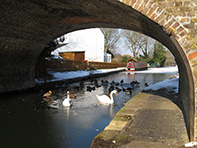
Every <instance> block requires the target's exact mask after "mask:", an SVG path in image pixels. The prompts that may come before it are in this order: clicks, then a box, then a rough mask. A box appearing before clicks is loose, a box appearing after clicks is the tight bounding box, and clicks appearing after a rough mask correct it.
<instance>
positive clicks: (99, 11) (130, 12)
mask: <svg viewBox="0 0 197 148" xmlns="http://www.w3.org/2000/svg"><path fill="white" fill-rule="evenodd" d="M127 2H128V1H125V3H127ZM129 3H130V2H129ZM1 8H2V12H6V13H2V14H5V17H2V18H1V20H2V22H3V23H1V25H2V26H3V27H4V28H5V29H4V30H3V31H4V32H3V33H2V35H1V42H2V45H1V47H0V48H1V49H2V52H1V54H2V55H3V56H1V63H2V70H1V73H2V75H3V77H1V78H0V79H1V82H2V84H1V85H0V88H1V92H4V91H13V90H17V89H24V88H28V87H33V86H35V75H34V69H35V64H36V61H37V58H38V56H39V54H40V53H41V52H42V50H43V49H44V47H45V46H46V45H47V44H48V43H50V42H51V41H52V40H54V39H55V38H57V37H59V36H61V35H63V34H66V33H69V32H72V31H75V30H79V29H86V28H95V27H103V28H104V27H106V28H122V29H128V30H133V31H136V32H140V33H143V34H145V35H148V36H150V37H152V38H154V39H155V40H157V41H159V42H160V43H162V44H163V45H164V46H166V47H167V48H168V49H169V50H170V51H171V53H172V54H173V55H174V57H175V59H176V62H177V64H178V68H179V73H180V84H179V89H180V91H179V92H180V93H181V97H182V101H183V104H184V108H185V111H186V118H187V125H188V126H189V133H190V140H191V141H196V139H194V138H195V128H196V127H195V126H196V125H195V122H196V121H195V114H196V112H195V102H196V100H195V93H196V92H195V83H194V73H193V71H192V69H191V65H190V63H189V61H188V58H187V55H186V53H185V50H184V49H182V47H183V46H181V45H180V44H179V42H177V40H176V38H175V35H176V34H175V33H176V32H169V31H168V30H166V29H165V28H164V27H163V25H162V24H161V25H159V24H158V23H156V22H154V21H153V19H152V18H151V19H150V18H148V17H147V16H145V15H144V14H142V13H141V12H139V11H137V10H135V9H133V8H132V7H130V6H127V5H125V4H123V3H121V2H118V1H116V0H109V1H104V0H99V1H91V0H87V1H84V2H81V1H60V0H56V1H50V2H49V1H30V0H28V1H23V2H22V1H14V2H10V1H3V2H2V5H1ZM32 8H33V9H32ZM151 8H153V7H151ZM141 9H143V7H142V8H141ZM159 10H160V9H159ZM164 15H166V17H165V18H170V16H169V15H168V14H167V13H164ZM2 16H3V15H2ZM149 17H150V16H149ZM173 20H174V21H175V22H174V24H175V25H176V24H177V22H176V19H173ZM169 22H170V21H169ZM170 23H172V24H173V22H170ZM172 24H171V25H172ZM178 24H179V23H178ZM24 26H25V27H24ZM169 27H170V26H169ZM168 29H169V28H168ZM169 30H170V29H169ZM13 57H14V58H13ZM9 59H10V60H9ZM13 75H14V76H16V77H14V79H13Z"/></svg>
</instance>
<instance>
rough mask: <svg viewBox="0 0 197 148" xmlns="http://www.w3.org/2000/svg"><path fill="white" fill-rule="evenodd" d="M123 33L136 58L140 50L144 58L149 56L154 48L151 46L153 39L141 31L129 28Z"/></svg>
mask: <svg viewBox="0 0 197 148" xmlns="http://www.w3.org/2000/svg"><path fill="white" fill-rule="evenodd" d="M123 35H124V37H125V38H126V41H125V43H126V46H127V47H128V49H129V50H131V52H132V53H133V57H134V58H136V57H137V55H139V53H140V52H142V53H143V57H144V58H148V57H149V54H151V49H152V50H153V47H151V46H153V39H151V38H150V37H148V36H146V35H143V34H141V33H137V32H134V31H129V30H125V31H124V33H123Z"/></svg>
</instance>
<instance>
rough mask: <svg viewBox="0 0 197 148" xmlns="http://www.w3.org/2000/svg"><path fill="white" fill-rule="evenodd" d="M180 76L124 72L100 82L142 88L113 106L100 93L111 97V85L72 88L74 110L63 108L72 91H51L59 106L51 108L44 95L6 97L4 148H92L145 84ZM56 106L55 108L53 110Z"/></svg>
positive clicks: (0, 108)
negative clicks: (100, 99)
mask: <svg viewBox="0 0 197 148" xmlns="http://www.w3.org/2000/svg"><path fill="white" fill-rule="evenodd" d="M175 74H176V73H174V72H172V73H163V74H161V73H159V74H158V73H147V74H146V73H135V74H134V73H128V72H121V73H118V74H113V75H109V76H107V77H102V78H99V79H97V80H98V82H99V84H101V80H102V79H103V80H108V81H109V82H112V81H115V82H120V80H121V79H123V80H124V83H123V84H122V85H121V86H119V88H121V89H122V88H123V87H124V88H128V87H131V85H130V82H131V81H133V80H137V81H139V82H140V86H139V87H136V88H135V89H134V91H133V92H132V95H129V94H126V93H125V92H124V91H120V92H119V95H118V96H114V100H115V102H114V104H113V105H103V104H100V103H99V102H98V100H97V98H96V96H95V95H96V94H98V95H99V94H107V93H108V88H109V85H108V86H101V87H99V88H97V89H96V90H95V91H92V92H88V91H86V86H87V85H90V84H91V82H89V81H86V82H85V88H84V89H82V90H75V89H73V86H78V85H79V84H78V83H75V84H72V85H70V86H69V90H70V94H71V95H72V94H76V95H77V99H72V102H73V106H72V107H63V106H62V104H61V103H62V101H63V96H65V95H66V91H67V90H68V88H58V89H55V90H51V91H52V92H53V94H52V96H51V98H52V100H53V101H54V103H55V104H53V106H52V107H50V106H48V104H47V103H46V102H44V101H43V98H42V95H43V93H30V94H26V93H25V94H20V95H14V96H13V95H10V96H4V97H1V99H0V117H1V120H0V127H1V128H0V133H1V134H0V147H2V148H12V147H13V148H45V147H46V148H82V147H83V148H86V147H89V146H90V145H91V142H92V140H93V138H94V137H95V136H96V135H98V134H99V133H100V132H101V131H103V130H104V128H105V127H106V126H107V125H108V124H109V122H110V121H111V120H112V118H113V116H114V115H115V114H116V113H117V112H118V111H119V110H120V109H121V108H122V107H123V106H124V104H125V103H126V102H127V101H128V100H130V99H131V98H132V97H133V96H134V95H136V94H138V93H139V92H141V91H142V90H143V88H144V83H145V82H147V83H148V84H149V85H151V84H155V83H156V82H159V81H163V80H165V79H168V78H170V77H171V76H173V75H175ZM53 107H54V108H53Z"/></svg>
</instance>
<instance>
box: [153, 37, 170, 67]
mask: <svg viewBox="0 0 197 148" xmlns="http://www.w3.org/2000/svg"><path fill="white" fill-rule="evenodd" d="M166 58H167V57H166V49H165V47H164V46H163V45H162V44H161V43H159V42H157V41H156V42H155V44H154V53H153V59H152V62H154V63H159V64H160V66H161V67H163V66H164V63H165V61H166Z"/></svg>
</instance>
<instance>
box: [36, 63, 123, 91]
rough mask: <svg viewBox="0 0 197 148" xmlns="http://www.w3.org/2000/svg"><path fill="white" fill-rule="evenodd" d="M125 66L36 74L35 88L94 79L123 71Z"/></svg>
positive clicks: (55, 86)
mask: <svg viewBox="0 0 197 148" xmlns="http://www.w3.org/2000/svg"><path fill="white" fill-rule="evenodd" d="M125 70H126V68H125V67H120V68H112V69H98V70H90V71H69V72H54V73H53V72H49V73H42V74H38V75H37V76H36V79H35V82H36V85H35V90H36V91H37V90H41V89H42V90H48V89H52V88H57V87H64V86H65V85H67V84H71V83H75V82H80V81H85V80H88V79H95V78H99V77H104V76H107V75H111V74H115V73H119V72H122V71H125Z"/></svg>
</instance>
